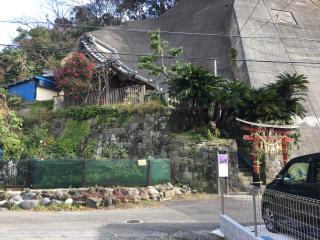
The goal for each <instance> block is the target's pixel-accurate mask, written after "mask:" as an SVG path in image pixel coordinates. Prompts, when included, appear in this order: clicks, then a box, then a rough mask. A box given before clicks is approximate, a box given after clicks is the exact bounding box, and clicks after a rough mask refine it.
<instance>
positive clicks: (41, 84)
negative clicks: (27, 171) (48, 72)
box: [2, 76, 60, 102]
mask: <svg viewBox="0 0 320 240" xmlns="http://www.w3.org/2000/svg"><path fill="white" fill-rule="evenodd" d="M2 87H3V88H5V89H7V90H8V92H9V93H10V94H15V95H17V96H20V97H21V98H22V99H23V100H24V101H25V102H34V101H45V100H52V99H53V97H55V96H59V92H60V91H59V89H58V88H57V86H56V84H55V82H54V81H53V80H52V78H50V77H44V76H35V77H31V78H28V79H24V80H20V81H17V82H14V83H10V84H7V85H4V86H2Z"/></svg>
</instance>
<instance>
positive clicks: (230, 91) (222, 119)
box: [214, 80, 250, 128]
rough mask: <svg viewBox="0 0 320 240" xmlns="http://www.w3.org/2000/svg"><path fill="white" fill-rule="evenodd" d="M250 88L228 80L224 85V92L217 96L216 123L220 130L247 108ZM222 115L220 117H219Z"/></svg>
mask: <svg viewBox="0 0 320 240" xmlns="http://www.w3.org/2000/svg"><path fill="white" fill-rule="evenodd" d="M249 93H250V87H249V85H248V84H246V83H245V82H243V81H238V80H236V81H230V80H226V81H225V82H224V83H223V84H222V91H220V92H219V94H218V96H217V98H216V99H217V101H216V106H217V105H218V106H219V107H218V108H217V107H216V108H215V111H218V113H217V112H215V114H214V121H216V124H217V126H218V127H219V128H223V127H224V126H225V124H226V121H227V119H228V118H229V117H230V116H237V115H238V114H239V112H240V110H241V109H242V108H244V107H245V104H246V101H245V100H246V99H247V98H248V97H249ZM219 113H220V116H219Z"/></svg>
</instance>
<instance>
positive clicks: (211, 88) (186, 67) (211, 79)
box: [169, 63, 226, 121]
mask: <svg viewBox="0 0 320 240" xmlns="http://www.w3.org/2000/svg"><path fill="white" fill-rule="evenodd" d="M225 81H226V80H225V79H224V78H223V77H220V76H215V75H214V74H212V73H211V72H210V71H208V70H207V69H205V68H203V67H199V66H196V65H193V64H191V63H187V64H183V65H180V66H178V67H177V68H175V69H174V75H173V77H172V78H171V79H170V81H169V93H170V94H171V95H173V96H175V97H176V98H177V100H179V101H180V102H185V103H187V104H188V105H189V107H190V109H191V111H192V112H193V114H194V115H195V116H197V117H199V118H200V119H201V118H202V119H204V120H205V121H209V112H210V110H211V108H212V104H213V103H214V101H215V100H216V99H217V97H218V95H219V94H221V91H222V90H223V89H222V83H223V82H225Z"/></svg>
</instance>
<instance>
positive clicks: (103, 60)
mask: <svg viewBox="0 0 320 240" xmlns="http://www.w3.org/2000/svg"><path fill="white" fill-rule="evenodd" d="M80 47H81V48H82V49H83V50H84V51H85V52H86V54H88V55H89V56H90V57H91V58H92V59H93V60H94V61H95V62H97V63H99V64H107V65H108V66H110V67H111V68H112V69H113V70H115V71H116V72H119V73H120V74H123V75H125V76H128V77H129V78H131V79H135V80H136V81H138V82H140V83H142V84H144V85H146V86H147V87H148V88H149V89H152V90H155V89H157V86H156V85H155V84H154V83H153V82H152V80H151V79H147V78H145V77H143V76H142V75H140V74H139V73H138V72H137V71H135V70H133V69H131V68H130V67H128V66H127V65H125V64H124V63H123V62H121V61H120V57H119V55H118V52H117V50H116V49H114V48H113V47H111V46H109V45H107V44H106V43H104V42H102V41H100V40H99V39H97V38H95V37H94V36H92V35H91V34H85V35H84V36H83V37H82V38H81V39H80Z"/></svg>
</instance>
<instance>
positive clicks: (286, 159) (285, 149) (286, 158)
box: [282, 138, 288, 166]
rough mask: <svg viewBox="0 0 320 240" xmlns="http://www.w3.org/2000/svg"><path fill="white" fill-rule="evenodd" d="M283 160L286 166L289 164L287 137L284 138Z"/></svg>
mask: <svg viewBox="0 0 320 240" xmlns="http://www.w3.org/2000/svg"><path fill="white" fill-rule="evenodd" d="M282 160H283V164H284V166H286V165H287V164H288V143H287V141H286V139H285V138H283V139H282Z"/></svg>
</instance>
